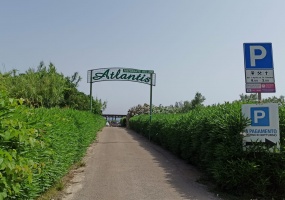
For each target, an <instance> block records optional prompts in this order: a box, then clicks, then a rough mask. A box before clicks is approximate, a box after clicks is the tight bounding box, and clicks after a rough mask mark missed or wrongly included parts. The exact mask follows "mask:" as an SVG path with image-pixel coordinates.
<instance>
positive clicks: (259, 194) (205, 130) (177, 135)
mask: <svg viewBox="0 0 285 200" xmlns="http://www.w3.org/2000/svg"><path fill="white" fill-rule="evenodd" d="M241 105H242V102H241V101H236V102H233V103H225V104H221V105H213V106H207V107H205V106H204V107H198V108H195V109H193V110H191V111H189V112H188V113H184V114H154V115H153V116H152V122H151V123H149V116H148V115H138V116H134V117H132V118H131V119H130V122H129V123H130V127H131V128H132V129H133V130H135V131H137V132H138V133H140V134H142V135H145V136H146V137H149V136H150V138H151V140H152V141H154V142H156V143H158V144H160V145H162V146H163V147H164V148H166V149H168V150H170V151H172V152H173V153H174V154H176V155H178V156H179V157H181V158H183V159H185V160H186V161H188V162H189V163H192V164H195V165H197V166H198V167H200V168H201V169H203V170H204V171H205V173H206V174H207V177H209V178H210V179H211V180H212V181H213V182H214V183H215V184H216V185H217V186H218V187H219V189H220V190H223V191H226V192H228V193H231V194H235V195H237V196H244V195H249V196H250V198H258V199H259V198H260V199H272V198H274V199H282V198H283V197H284V196H285V175H284V174H285V148H284V144H285V140H284V134H285V132H284V131H285V107H284V106H281V105H280V108H279V115H280V132H281V149H280V152H278V153H271V152H270V151H269V150H268V149H266V148H260V144H258V143H257V144H256V145H253V146H252V148H249V149H248V150H247V151H244V150H243V145H242V139H243V135H242V134H241V133H242V132H243V131H244V129H245V127H246V126H247V125H248V123H249V120H248V119H245V118H244V117H243V116H242V113H241ZM257 148H258V149H259V151H258V152H256V151H255V150H256V149H257Z"/></svg>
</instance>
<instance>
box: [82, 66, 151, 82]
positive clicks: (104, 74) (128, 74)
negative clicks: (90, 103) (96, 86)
mask: <svg viewBox="0 0 285 200" xmlns="http://www.w3.org/2000/svg"><path fill="white" fill-rule="evenodd" d="M99 81H132V82H139V83H144V84H148V85H153V86H155V82H156V81H155V73H154V71H153V70H140V69H131V68H101V69H93V70H88V74H87V83H93V82H99Z"/></svg>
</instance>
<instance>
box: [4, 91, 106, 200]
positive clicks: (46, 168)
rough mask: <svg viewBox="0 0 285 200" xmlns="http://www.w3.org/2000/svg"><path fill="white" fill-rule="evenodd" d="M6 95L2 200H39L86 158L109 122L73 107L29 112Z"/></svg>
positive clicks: (18, 102)
mask: <svg viewBox="0 0 285 200" xmlns="http://www.w3.org/2000/svg"><path fill="white" fill-rule="evenodd" d="M0 94H1V96H0V117H1V119H0V120H1V121H0V125H1V126H0V200H1V199H21V200H24V199H35V198H36V197H37V196H39V195H40V194H41V193H43V192H44V191H46V190H47V189H48V188H49V187H50V186H52V185H53V184H55V183H56V182H57V181H58V180H59V179H60V178H61V177H62V176H64V175H65V174H66V173H67V172H68V170H69V168H70V166H71V165H72V164H73V163H75V162H77V161H79V160H80V159H81V158H82V156H83V155H84V153H85V152H86V149H87V147H88V146H89V145H90V143H91V142H92V141H94V139H95V137H96V133H97V132H98V131H99V130H100V129H101V128H102V127H104V125H105V119H104V118H103V117H101V116H99V115H94V114H92V113H90V112H87V111H86V112H84V111H76V110H72V109H59V108H51V109H46V108H38V109H27V108H26V107H23V106H21V105H19V104H21V103H22V102H21V100H19V101H17V100H14V99H9V98H8V97H7V96H5V95H4V94H3V93H0Z"/></svg>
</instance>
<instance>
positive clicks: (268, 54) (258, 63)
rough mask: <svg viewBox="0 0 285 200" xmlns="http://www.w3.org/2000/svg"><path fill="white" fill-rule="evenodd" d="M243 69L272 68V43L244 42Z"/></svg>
mask: <svg viewBox="0 0 285 200" xmlns="http://www.w3.org/2000/svg"><path fill="white" fill-rule="evenodd" d="M243 50H244V66H245V69H273V56H272V43H244V44H243Z"/></svg>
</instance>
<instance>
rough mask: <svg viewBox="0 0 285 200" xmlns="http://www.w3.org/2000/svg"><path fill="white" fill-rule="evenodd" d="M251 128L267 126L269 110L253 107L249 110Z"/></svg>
mask: <svg viewBox="0 0 285 200" xmlns="http://www.w3.org/2000/svg"><path fill="white" fill-rule="evenodd" d="M250 118H251V125H252V126H269V108H268V107H253V108H251V109H250Z"/></svg>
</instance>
